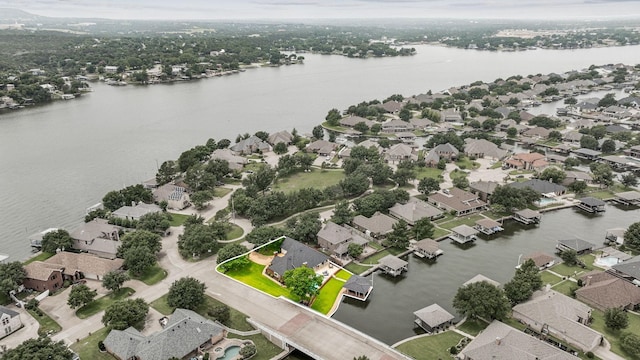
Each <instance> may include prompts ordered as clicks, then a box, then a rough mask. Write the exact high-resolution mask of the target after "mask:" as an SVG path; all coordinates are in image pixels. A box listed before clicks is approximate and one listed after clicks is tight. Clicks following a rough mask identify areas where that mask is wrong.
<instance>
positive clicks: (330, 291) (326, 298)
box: [311, 271, 346, 315]
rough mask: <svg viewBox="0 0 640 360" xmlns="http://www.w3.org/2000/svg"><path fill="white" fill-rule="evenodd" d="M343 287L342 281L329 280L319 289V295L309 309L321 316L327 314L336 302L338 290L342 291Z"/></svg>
mask: <svg viewBox="0 0 640 360" xmlns="http://www.w3.org/2000/svg"><path fill="white" fill-rule="evenodd" d="M345 273H346V271H345ZM343 285H344V281H340V280H338V279H333V278H331V279H330V280H329V281H327V282H326V283H325V284H324V286H323V287H322V288H321V289H320V294H319V295H318V296H316V299H315V300H314V301H313V304H311V308H312V309H314V310H316V311H318V312H320V313H322V314H325V315H326V314H328V313H329V311H331V308H332V307H333V303H335V302H336V298H337V297H338V293H339V292H340V290H342V286H343Z"/></svg>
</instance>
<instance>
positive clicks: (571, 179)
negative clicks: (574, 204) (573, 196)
mask: <svg viewBox="0 0 640 360" xmlns="http://www.w3.org/2000/svg"><path fill="white" fill-rule="evenodd" d="M565 174H566V176H565V178H564V180H562V185H564V186H569V185H571V184H573V183H575V182H576V181H582V182H585V183H587V184H589V183H591V182H592V181H593V177H591V175H589V174H587V173H586V172H582V171H566V172H565Z"/></svg>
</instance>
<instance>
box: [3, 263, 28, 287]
mask: <svg viewBox="0 0 640 360" xmlns="http://www.w3.org/2000/svg"><path fill="white" fill-rule="evenodd" d="M26 276H27V272H26V271H25V270H24V266H23V265H22V263H21V262H19V261H12V262H9V263H6V264H2V263H0V293H1V294H3V295H7V294H8V293H9V291H11V290H16V289H18V286H20V285H21V284H22V281H23V280H24V278H25V277H26Z"/></svg>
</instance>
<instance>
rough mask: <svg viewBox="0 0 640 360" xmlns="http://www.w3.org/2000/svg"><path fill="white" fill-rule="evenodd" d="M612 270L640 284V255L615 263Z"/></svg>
mask: <svg viewBox="0 0 640 360" xmlns="http://www.w3.org/2000/svg"><path fill="white" fill-rule="evenodd" d="M611 270H612V271H613V272H614V274H616V275H619V276H621V277H623V278H625V279H627V280H629V281H631V282H632V283H633V284H635V285H637V286H640V256H636V257H634V258H632V259H629V260H627V261H625V262H623V263H622V264H617V265H613V266H612V267H611Z"/></svg>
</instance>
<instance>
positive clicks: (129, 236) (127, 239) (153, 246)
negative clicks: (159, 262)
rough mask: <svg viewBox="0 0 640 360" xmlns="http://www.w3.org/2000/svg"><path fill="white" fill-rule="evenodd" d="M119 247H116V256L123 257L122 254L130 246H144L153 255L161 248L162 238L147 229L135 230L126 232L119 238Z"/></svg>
mask: <svg viewBox="0 0 640 360" xmlns="http://www.w3.org/2000/svg"><path fill="white" fill-rule="evenodd" d="M120 243H121V244H120V247H119V248H118V257H119V258H123V259H124V254H125V252H127V251H128V250H129V249H131V248H135V247H141V246H144V247H146V248H147V249H149V250H150V251H151V253H152V254H153V255H155V254H157V253H158V252H160V250H161V249H162V238H161V237H160V235H158V234H154V233H152V232H151V231H148V230H136V231H132V232H128V233H126V234H124V236H122V238H120Z"/></svg>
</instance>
